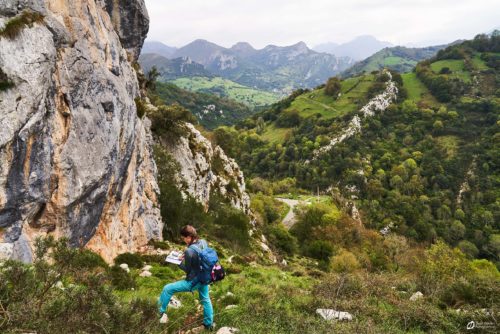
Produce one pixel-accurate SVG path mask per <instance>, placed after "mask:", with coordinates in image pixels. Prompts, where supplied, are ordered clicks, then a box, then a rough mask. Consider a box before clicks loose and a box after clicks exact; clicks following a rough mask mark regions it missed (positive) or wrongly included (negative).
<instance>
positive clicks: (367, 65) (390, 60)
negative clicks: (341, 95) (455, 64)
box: [342, 46, 445, 77]
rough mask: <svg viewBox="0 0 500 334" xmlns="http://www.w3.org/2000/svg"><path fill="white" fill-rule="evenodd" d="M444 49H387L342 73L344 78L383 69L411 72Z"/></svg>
mask: <svg viewBox="0 0 500 334" xmlns="http://www.w3.org/2000/svg"><path fill="white" fill-rule="evenodd" d="M444 47H445V46H433V47H427V48H406V47H401V46H396V47H392V48H385V49H383V50H380V51H379V52H377V53H375V54H374V55H372V56H370V57H368V58H367V59H365V60H363V61H360V62H358V63H356V64H354V66H352V67H351V68H349V69H347V70H346V71H344V72H343V73H342V77H350V76H354V75H359V74H361V73H371V72H372V71H380V70H381V69H383V68H389V69H391V70H395V71H397V72H400V73H405V72H410V71H411V70H412V69H413V68H414V67H415V65H416V64H417V63H418V62H419V61H422V60H424V59H428V58H431V57H432V56H434V55H435V54H436V53H437V52H438V51H439V50H440V49H443V48H444Z"/></svg>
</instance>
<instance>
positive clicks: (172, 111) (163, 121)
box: [148, 104, 196, 140]
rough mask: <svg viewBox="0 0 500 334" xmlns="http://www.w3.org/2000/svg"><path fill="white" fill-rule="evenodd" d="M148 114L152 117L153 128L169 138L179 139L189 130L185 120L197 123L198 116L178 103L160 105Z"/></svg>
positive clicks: (159, 134)
mask: <svg viewBox="0 0 500 334" xmlns="http://www.w3.org/2000/svg"><path fill="white" fill-rule="evenodd" d="M148 116H149V117H150V118H151V130H152V131H153V132H154V133H155V134H157V135H158V136H160V137H163V138H165V139H168V140H177V139H179V138H180V137H183V136H187V134H188V130H187V128H186V126H185V122H188V123H196V118H195V117H194V116H193V115H192V114H191V112H190V111H189V110H187V109H186V108H184V107H181V106H180V105H178V104H174V105H171V106H165V105H160V106H158V107H157V109H156V110H154V111H152V112H150V113H149V114H148Z"/></svg>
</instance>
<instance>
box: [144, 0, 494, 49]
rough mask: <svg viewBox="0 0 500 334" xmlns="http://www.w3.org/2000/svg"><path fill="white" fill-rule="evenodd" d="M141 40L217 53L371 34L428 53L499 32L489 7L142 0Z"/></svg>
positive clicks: (461, 0)
mask: <svg viewBox="0 0 500 334" xmlns="http://www.w3.org/2000/svg"><path fill="white" fill-rule="evenodd" d="M145 1H146V5H147V8H148V12H149V16H150V20H151V21H150V29H149V34H148V41H159V42H162V43H164V44H166V45H169V46H173V47H182V46H184V45H186V44H189V43H190V42H192V41H194V40H196V39H205V40H208V41H210V42H213V43H216V44H218V45H221V46H224V47H231V46H232V45H234V44H236V43H237V42H248V43H250V44H251V45H252V46H253V47H255V48H256V49H261V48H263V47H265V46H267V45H279V46H286V45H293V44H296V43H297V42H300V41H303V42H305V43H306V44H307V45H308V46H309V47H310V48H313V47H315V46H316V45H318V44H323V43H328V42H335V43H339V44H341V43H345V42H348V41H350V40H352V39H354V38H355V37H358V36H362V35H371V36H373V37H375V38H377V39H378V40H380V41H386V42H390V43H392V44H394V45H404V46H429V45H437V44H445V43H450V42H453V41H455V40H457V39H470V38H473V37H474V36H475V35H477V34H479V33H487V32H490V31H492V30H493V29H494V28H497V27H498V26H499V23H500V22H498V15H497V14H498V13H499V12H500V2H499V1H496V0H477V1H468V0H457V1H452V0H420V1H408V0H402V1H397V2H395V1H390V0H354V1H351V2H349V3H346V2H345V1H342V2H340V1H332V0H309V1H303V0H275V1H273V2H270V1H263V0H253V1H247V2H245V3H239V2H232V1H229V0H213V1H211V2H206V1H202V0H186V1H181V2H172V1H169V2H165V1H163V0H145Z"/></svg>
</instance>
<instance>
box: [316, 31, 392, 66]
mask: <svg viewBox="0 0 500 334" xmlns="http://www.w3.org/2000/svg"><path fill="white" fill-rule="evenodd" d="M390 46H393V45H392V44H391V43H389V42H383V41H379V40H378V39H376V38H375V37H373V36H369V35H364V36H358V37H356V38H354V39H353V40H351V41H349V42H347V43H342V44H338V43H334V42H328V43H323V44H319V45H317V46H315V47H314V48H313V50H314V51H317V52H325V53H329V54H332V55H335V56H337V57H349V58H352V59H354V60H363V59H365V58H367V57H370V56H371V55H373V54H374V53H375V52H377V51H380V50H382V49H383V48H386V47H390Z"/></svg>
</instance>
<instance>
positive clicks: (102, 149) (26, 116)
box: [0, 0, 162, 261]
mask: <svg viewBox="0 0 500 334" xmlns="http://www.w3.org/2000/svg"><path fill="white" fill-rule="evenodd" d="M148 22H149V19H148V16H147V12H146V9H145V5H144V2H143V0H129V1H125V0H106V1H104V0H86V1H82V0H71V1H70V0H0V81H1V83H0V257H3V258H15V259H21V260H24V261H30V260H31V258H32V252H31V247H32V242H33V240H34V238H35V237H36V236H37V235H43V234H47V233H50V234H53V235H54V236H56V237H61V236H66V237H67V238H68V239H69V241H70V244H71V245H72V246H87V247H89V248H91V249H93V250H96V251H98V252H99V253H100V254H101V255H102V256H103V257H104V258H105V259H106V260H108V261H110V260H111V259H112V258H113V257H114V256H115V255H117V254H118V253H121V252H125V251H134V250H135V249H136V248H137V247H139V246H141V245H143V244H145V243H147V241H148V240H149V239H151V238H160V237H161V229H162V223H161V218H160V213H159V209H158V208H157V204H156V203H157V198H156V192H157V183H156V166H155V163H154V161H153V158H152V152H151V147H150V145H151V135H150V134H149V129H148V127H145V126H144V124H143V121H141V120H140V119H139V118H138V117H137V115H136V105H135V102H134V99H135V98H136V97H137V96H138V95H139V94H140V92H139V86H138V82H137V76H136V73H135V71H134V69H133V67H132V63H133V62H135V61H136V60H137V57H138V55H139V52H140V48H141V47H142V44H143V41H144V39H145V37H146V34H147V31H148ZM125 23H126V24H125Z"/></svg>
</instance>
